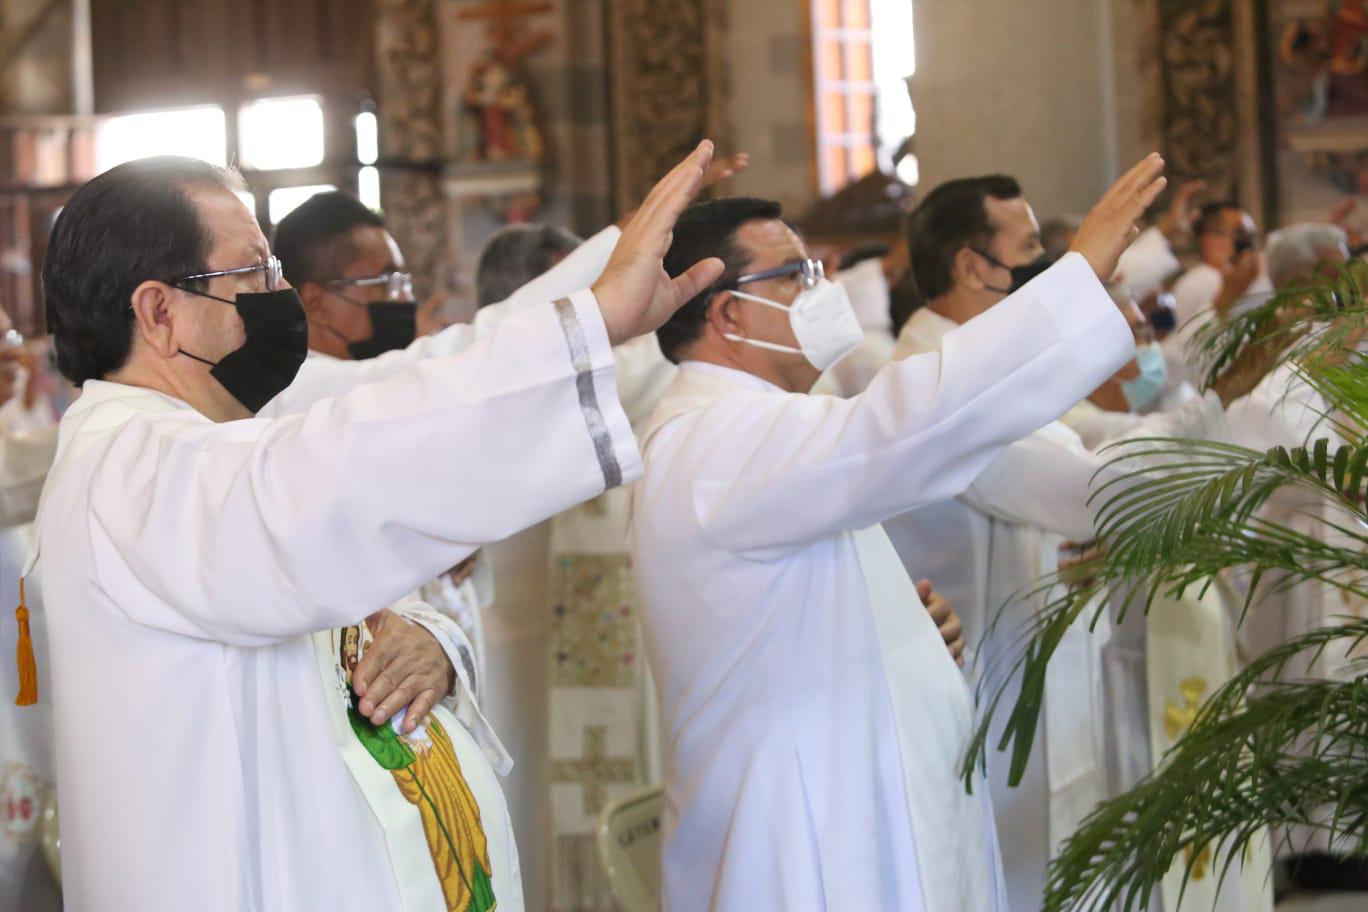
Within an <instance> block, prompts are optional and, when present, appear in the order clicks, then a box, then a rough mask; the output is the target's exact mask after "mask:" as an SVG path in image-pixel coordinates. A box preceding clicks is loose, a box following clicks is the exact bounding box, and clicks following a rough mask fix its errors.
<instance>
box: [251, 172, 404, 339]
mask: <svg viewBox="0 0 1368 912" xmlns="http://www.w3.org/2000/svg"><path fill="white" fill-rule="evenodd" d="M272 247H273V249H274V250H275V253H276V256H278V257H280V265H281V268H282V269H283V270H284V271H285V279H286V280H287V281H288V282H289V283H290V284H291V285H293V286H294V287H295V288H296V289H297V290H298V291H299V299H300V301H301V302H303V304H304V314H305V316H306V317H308V319H309V349H310V350H311V351H314V352H319V353H321V354H325V355H330V356H331V357H334V358H344V359H352V360H356V361H363V360H365V359H367V358H374V357H375V356H376V355H381V354H384V353H385V352H387V351H393V350H394V349H399V348H406V347H407V346H408V345H409V344H410V343H412V342H413V340H414V338H416V336H417V334H418V304H417V302H416V301H414V299H413V277H412V276H410V275H409V274H408V272H407V271H406V268H405V263H404V254H403V252H402V251H400V249H399V245H398V244H397V243H395V240H394V237H393V235H391V234H390V233H389V231H388V230H387V229H386V228H385V220H384V219H383V218H381V217H380V215H379V214H378V213H375V212H372V211H371V210H370V209H367V208H366V206H365V204H363V203H362V202H361V201H360V200H359V199H357V198H356V197H354V196H352V195H351V194H349V193H343V192H342V191H340V190H333V191H329V192H326V193H319V194H316V195H314V196H312V197H310V198H309V199H308V200H306V201H305V202H304V203H302V204H301V205H300V206H298V207H297V208H296V209H295V210H294V211H292V212H291V213H290V214H289V215H287V216H285V218H283V219H281V221H280V224H279V225H277V226H276V231H275V239H274V243H273V244H272Z"/></svg>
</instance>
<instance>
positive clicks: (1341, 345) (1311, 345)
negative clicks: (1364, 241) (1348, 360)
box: [1188, 258, 1368, 385]
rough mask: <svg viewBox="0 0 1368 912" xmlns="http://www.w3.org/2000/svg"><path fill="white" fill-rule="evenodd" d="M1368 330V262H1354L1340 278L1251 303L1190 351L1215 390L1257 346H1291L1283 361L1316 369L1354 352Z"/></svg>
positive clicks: (1210, 328) (1204, 333)
mask: <svg viewBox="0 0 1368 912" xmlns="http://www.w3.org/2000/svg"><path fill="white" fill-rule="evenodd" d="M1365 325H1368V263H1365V262H1364V261H1363V260H1360V259H1358V258H1354V259H1352V260H1350V261H1349V262H1348V263H1345V264H1344V265H1343V266H1342V267H1340V270H1339V272H1338V273H1337V274H1336V275H1334V276H1317V277H1316V278H1314V279H1311V280H1308V281H1300V282H1293V283H1291V284H1290V285H1289V286H1288V287H1287V288H1285V289H1283V290H1281V291H1279V292H1278V293H1277V294H1273V295H1270V296H1268V297H1267V298H1266V299H1264V300H1262V301H1259V300H1253V299H1246V301H1243V302H1241V304H1240V305H1239V306H1237V308H1236V311H1235V312H1234V313H1232V314H1231V315H1230V316H1228V317H1227V318H1226V319H1225V320H1223V321H1218V320H1212V321H1209V322H1207V323H1206V324H1205V325H1203V326H1201V327H1200V328H1199V329H1198V330H1197V331H1196V332H1195V333H1194V334H1193V338H1192V341H1191V342H1190V344H1189V348H1188V351H1189V353H1190V354H1191V355H1192V356H1193V357H1194V359H1195V361H1196V363H1200V364H1201V365H1202V367H1203V373H1204V374H1205V376H1206V377H1207V384H1208V385H1209V384H1210V383H1211V382H1212V381H1213V380H1214V379H1215V378H1216V376H1218V375H1219V374H1220V373H1221V372H1222V371H1223V370H1225V368H1227V367H1229V366H1230V365H1231V364H1232V363H1234V362H1235V360H1236V359H1237V358H1238V357H1239V356H1240V354H1241V353H1242V352H1244V351H1245V350H1246V349H1248V348H1249V347H1250V346H1252V345H1256V344H1260V343H1263V342H1267V341H1270V340H1271V341H1274V342H1277V343H1281V344H1285V345H1286V350H1285V351H1284V352H1283V353H1282V356H1281V359H1280V360H1281V361H1284V362H1300V363H1307V364H1312V365H1314V364H1315V363H1317V361H1318V359H1319V355H1320V353H1323V352H1332V353H1333V352H1344V351H1348V350H1351V349H1353V348H1354V342H1355V341H1356V340H1357V337H1358V334H1359V333H1361V332H1362V330H1363V327H1364V326H1365Z"/></svg>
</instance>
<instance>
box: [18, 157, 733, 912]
mask: <svg viewBox="0 0 1368 912" xmlns="http://www.w3.org/2000/svg"><path fill="white" fill-rule="evenodd" d="M711 154H712V147H711V144H710V143H703V144H701V145H700V146H699V147H698V149H696V150H695V151H694V152H693V153H692V154H691V155H690V156H689V157H688V158H687V159H685V160H684V161H683V162H681V163H680V164H679V165H678V166H677V167H676V168H675V169H674V170H672V171H671V172H670V174H669V175H668V176H667V177H666V178H665V179H664V180H663V181H662V182H661V183H660V184H659V185H657V187H656V188H655V190H653V191H652V193H651V195H650V196H648V197H647V199H646V201H645V203H644V204H643V205H642V208H641V210H640V212H639V214H638V216H637V217H636V218H635V219H634V220H633V221H632V223H631V225H629V226H628V227H627V228H626V229H625V230H624V231H623V233H622V235H621V238H620V239H619V241H618V243H617V245H616V247H615V249H614V252H613V256H612V258H611V259H610V260H609V262H608V264H607V266H606V268H605V269H604V271H603V274H602V275H601V276H600V277H599V279H598V280H597V281H596V282H595V283H594V284H593V286H592V287H587V288H584V289H582V290H580V291H576V292H574V293H572V294H570V295H569V296H567V297H564V298H560V299H558V300H548V301H547V302H545V303H543V304H541V305H534V306H530V307H527V308H524V309H522V310H520V311H519V312H517V313H515V314H511V315H509V316H508V317H507V318H506V319H505V320H504V321H503V322H502V324H500V326H499V327H498V328H497V329H496V330H494V331H493V332H492V333H490V335H489V336H488V338H486V339H484V340H482V341H480V342H476V343H474V344H472V345H471V346H470V347H469V351H466V352H463V353H461V354H458V355H455V356H451V357H431V358H426V359H424V360H422V363H418V364H410V365H408V366H406V367H403V368H401V369H398V370H396V371H394V372H393V373H392V374H391V375H390V376H389V377H388V378H387V379H385V380H380V381H377V382H363V383H362V384H361V385H357V386H355V387H354V388H353V389H351V390H350V391H349V392H347V393H345V394H344V395H340V396H336V397H334V398H329V399H323V400H316V401H314V402H313V403H312V405H310V406H309V407H308V408H307V409H306V410H305V411H304V412H303V413H301V414H291V415H287V416H285V417H281V418H262V417H253V416H254V413H256V412H257V410H258V409H259V408H260V405H261V404H262V403H263V402H265V401H268V400H269V399H271V398H273V397H274V396H275V395H277V394H279V393H280V392H281V391H282V390H285V389H286V388H287V387H289V386H290V385H291V382H292V381H293V380H294V378H295V375H296V374H297V373H298V372H299V371H300V367H301V365H302V364H303V362H304V359H305V351H306V346H307V329H306V320H305V315H304V308H303V305H302V304H301V302H300V299H299V296H298V294H297V293H296V292H295V291H294V290H293V289H292V288H290V287H289V286H288V284H286V283H285V281H284V279H283V277H282V275H281V270H280V266H279V263H278V261H276V259H275V258H274V257H273V256H271V253H270V250H269V249H268V247H267V245H266V241H265V238H264V237H263V235H262V233H261V230H260V228H259V227H258V226H257V224H256V221H255V219H253V217H252V215H251V213H250V212H248V210H247V209H246V208H245V207H244V206H243V205H242V203H241V201H240V200H239V199H238V197H237V196H236V195H235V191H241V190H242V189H243V187H242V184H241V181H240V180H238V179H237V178H236V176H235V175H233V174H232V173H230V172H227V171H224V170H223V169H220V168H215V167H213V166H211V165H207V164H204V163H202V162H196V161H193V160H190V159H181V158H156V159H146V160H142V161H136V162H130V163H128V164H125V165H120V166H118V167H117V168H114V169H112V170H110V171H108V172H105V173H104V174H102V175H100V176H99V177H97V178H95V179H94V180H93V181H91V182H89V183H88V184H86V185H85V186H84V187H82V188H81V189H80V190H78V191H77V192H76V193H75V194H74V195H73V197H72V198H71V200H70V201H69V202H68V203H67V205H66V206H65V207H64V208H63V210H62V213H61V215H60V216H59V217H58V219H57V222H56V224H55V226H54V229H53V232H52V238H51V242H50V245H49V247H48V253H47V259H46V261H45V263H44V268H43V288H44V300H45V304H46V309H47V322H48V326H49V327H50V329H51V331H52V335H53V338H54V340H55V346H56V350H57V358H58V364H59V366H60V368H61V370H62V372H63V373H64V374H65V375H66V376H67V377H68V379H70V380H71V381H72V382H74V383H78V384H81V385H82V392H81V396H80V398H79V399H78V400H77V401H76V402H75V403H74V404H73V405H72V406H71V407H70V409H69V410H68V411H67V412H66V414H65V415H64V417H63V420H62V425H61V436H60V441H61V442H60V444H59V447H58V453H57V456H56V460H55V462H54V465H53V468H52V471H51V472H50V473H49V475H48V481H47V485H46V487H45V488H44V490H43V495H42V500H41V502H40V505H39V509H38V518H37V526H38V532H37V536H38V542H37V546H36V550H35V553H34V554H33V555H31V556H30V559H29V561H28V570H27V572H29V573H33V572H35V570H36V573H37V575H38V577H39V578H40V579H41V581H42V582H43V583H44V584H45V586H44V594H45V598H46V605H45V607H46V610H47V621H48V631H49V644H48V645H49V649H48V657H49V658H50V660H51V661H50V668H51V672H52V688H51V695H50V696H39V697H38V698H43V699H52V700H53V703H54V718H55V727H56V732H55V742H56V749H57V754H58V756H60V757H61V762H60V764H59V771H58V791H59V793H60V795H61V796H62V797H61V801H62V828H63V831H64V833H65V836H66V838H64V839H63V844H62V854H63V858H62V873H63V892H64V899H65V901H66V902H67V905H68V907H69V908H74V909H92V908H99V909H108V910H113V912H124V910H133V909H138V910H153V909H168V910H169V909H186V908H195V909H215V910H224V912H227V910H236V909H244V908H260V909H307V908H324V907H331V908H373V909H397V908H405V909H457V908H459V909H485V910H487V909H490V908H494V907H495V905H496V904H497V906H498V907H499V908H509V909H519V908H522V905H523V904H522V892H521V882H520V879H519V876H518V873H517V872H518V862H517V856H516V850H515V848H514V846H513V841H512V838H511V834H510V832H509V823H508V815H507V810H506V808H505V806H504V803H503V799H502V795H501V792H500V789H499V785H498V782H497V779H496V778H495V776H494V768H493V767H494V760H495V759H497V754H496V752H495V748H496V747H497V744H495V743H493V742H491V741H489V740H487V739H486V738H485V735H486V734H487V733H486V732H484V731H483V730H482V728H481V727H480V726H479V725H478V724H476V723H477V722H478V719H473V718H472V717H471V716H470V715H463V713H464V712H466V711H468V710H469V709H470V706H469V703H468V701H467V700H465V699H463V695H464V694H465V692H466V690H467V688H468V683H469V682H468V680H467V678H466V676H465V675H464V673H463V671H462V669H461V667H460V665H461V661H460V659H459V657H453V655H452V653H451V651H450V650H448V649H446V648H445V646H444V644H443V643H442V642H441V639H442V630H443V625H441V624H440V623H436V622H433V623H432V627H431V628H429V627H428V625H423V626H419V624H417V623H409V622H408V620H407V619H406V618H403V617H402V616H400V615H397V614H394V613H391V612H388V611H385V610H384V609H385V608H386V606H389V605H392V604H393V603H394V602H395V600H397V599H399V598H400V597H401V596H402V595H404V593H406V592H410V591H412V590H413V589H414V588H415V587H417V586H419V585H420V584H422V583H423V582H424V581H426V580H428V579H430V578H431V577H432V576H433V575H434V574H436V573H438V572H440V571H441V570H442V569H444V568H446V567H450V566H452V565H454V564H456V563H457V562H459V561H460V560H461V559H463V558H464V557H466V556H468V555H469V554H470V553H471V552H472V550H473V549H474V548H475V547H476V546H478V545H480V544H484V543H487V542H489V541H493V540H496V539H499V538H502V537H504V536H506V535H509V534H511V533H513V532H516V531H517V530H519V529H521V528H524V527H526V526H528V525H531V524H533V523H535V522H539V521H541V520H542V519H544V518H546V517H548V516H550V515H552V514H554V513H557V512H560V511H562V510H564V509H566V508H568V507H569V506H571V505H573V504H575V503H577V502H580V501H583V500H585V499H587V498H590V497H594V496H597V495H599V494H601V493H602V492H603V491H604V490H605V489H606V488H609V487H615V486H617V485H620V484H623V483H624V482H626V481H631V480H632V479H633V478H634V477H636V476H637V475H638V474H639V473H640V466H641V462H640V454H639V452H638V450H637V446H636V441H635V439H634V438H633V436H632V433H631V428H630V425H629V421H628V418H627V416H626V414H625V412H624V411H623V409H622V407H621V405H620V403H619V400H618V397H617V393H616V389H615V382H614V381H615V368H614V361H613V355H612V346H613V345H615V344H618V343H622V342H625V341H627V340H628V339H630V338H632V337H634V336H637V335H640V334H642V333H643V332H649V331H651V330H653V329H654V328H656V327H657V326H659V325H660V324H661V323H662V322H663V321H664V319H665V318H666V317H667V316H668V315H669V314H670V313H672V312H673V311H674V310H675V309H676V308H678V307H679V306H680V305H681V304H682V303H683V302H684V301H686V300H688V299H689V298H691V297H693V296H694V295H696V294H697V293H698V291H699V290H700V289H701V288H703V287H704V286H706V285H707V284H708V283H710V282H712V281H714V280H715V279H716V278H717V277H718V275H719V274H720V272H721V269H722V266H721V264H720V263H718V262H716V261H706V262H704V263H700V264H699V265H698V267H697V268H696V269H692V270H690V271H689V272H687V273H685V274H684V275H682V276H679V277H678V278H675V279H673V280H672V279H670V278H668V277H667V276H666V275H665V273H664V271H663V268H662V255H663V253H664V251H665V250H666V248H667V247H668V245H669V236H670V232H671V230H672V227H673V225H674V222H675V219H676V217H677V216H678V214H679V213H680V211H682V209H683V208H684V207H685V206H686V205H687V203H688V201H689V200H690V198H691V197H692V196H693V195H694V194H695V193H696V192H697V189H698V187H699V184H700V182H701V180H702V176H703V172H704V170H705V169H706V167H707V164H708V161H709V159H710V158H711ZM470 478H479V479H480V483H479V484H478V485H472V484H469V483H466V482H464V481H463V479H470ZM6 583H7V584H9V583H10V581H8V580H7V581H6ZM18 614H19V616H20V619H21V639H20V650H19V651H20V655H19V658H20V663H19V664H20V668H21V671H22V672H23V673H24V679H25V680H26V679H27V678H28V676H30V675H32V674H33V671H34V665H35V662H34V657H33V655H32V650H31V648H26V645H27V644H26V643H25V641H24V640H25V638H24V635H23V633H22V631H23V629H24V628H23V626H22V621H24V620H26V618H27V613H26V611H23V610H21V611H20V612H18ZM26 696H27V697H29V698H30V700H31V699H32V698H34V697H35V695H34V694H32V693H29V694H26ZM446 697H452V698H455V700H456V702H455V703H453V704H452V705H450V706H448V705H446V704H447V703H448V702H449V701H446V700H444V699H443V698H446ZM26 702H28V701H26ZM110 783H117V787H113V788H111V787H110ZM339 871H344V872H346V876H339V875H338V872H339Z"/></svg>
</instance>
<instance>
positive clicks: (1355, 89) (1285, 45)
mask: <svg viewBox="0 0 1368 912" xmlns="http://www.w3.org/2000/svg"><path fill="white" fill-rule="evenodd" d="M1279 56H1280V57H1281V59H1282V62H1283V65H1284V67H1286V70H1287V73H1288V74H1289V75H1290V76H1291V77H1292V81H1293V85H1294V86H1295V90H1296V92H1297V94H1298V96H1299V97H1298V98H1297V99H1296V102H1295V103H1296V105H1297V106H1298V107H1299V108H1300V109H1301V112H1302V113H1303V114H1304V115H1305V116H1306V119H1307V120H1309V121H1313V122H1314V121H1320V120H1324V119H1325V118H1327V117H1343V116H1346V115H1350V116H1352V115H1363V114H1368V3H1365V0H1327V3H1326V9H1325V13H1324V15H1322V16H1319V17H1314V18H1299V19H1295V20H1293V21H1292V22H1289V23H1288V24H1287V26H1286V28H1284V30H1283V34H1282V39H1281V41H1280V42H1279Z"/></svg>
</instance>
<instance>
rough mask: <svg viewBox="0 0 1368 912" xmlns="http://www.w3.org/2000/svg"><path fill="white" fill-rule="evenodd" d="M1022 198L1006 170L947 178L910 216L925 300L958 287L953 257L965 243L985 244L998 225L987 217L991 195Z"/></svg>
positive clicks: (916, 272)
mask: <svg viewBox="0 0 1368 912" xmlns="http://www.w3.org/2000/svg"><path fill="white" fill-rule="evenodd" d="M990 196H991V197H992V198H993V199H999V200H1010V199H1018V198H1019V197H1020V196H1021V185H1020V184H1018V183H1017V182H1016V180H1015V179H1014V178H1011V177H1008V176H1006V175H1005V174H989V175H986V176H984V177H965V178H961V179H959V180H952V181H946V182H945V183H943V184H941V185H940V186H939V187H937V188H936V189H934V190H932V191H931V192H930V193H928V194H927V195H926V198H925V199H923V200H922V201H921V204H920V205H918V206H917V208H916V209H913V210H912V214H911V215H910V216H908V219H907V247H908V253H909V254H910V255H911V261H912V276H913V278H914V279H915V280H916V283H917V290H918V291H920V292H921V296H922V298H923V299H925V300H928V301H929V300H931V299H933V298H938V297H940V296H941V295H943V294H945V293H946V292H948V291H949V290H950V289H951V288H953V287H954V284H955V281H954V264H955V257H956V256H957V255H958V254H959V252H960V251H961V250H963V249H964V248H965V247H971V246H973V247H980V248H982V247H985V246H987V245H988V243H989V242H991V241H992V239H993V234H994V233H995V231H996V229H995V228H994V227H993V225H992V223H991V222H989V220H988V208H987V206H986V205H985V201H986V200H987V199H988V197H990Z"/></svg>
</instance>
